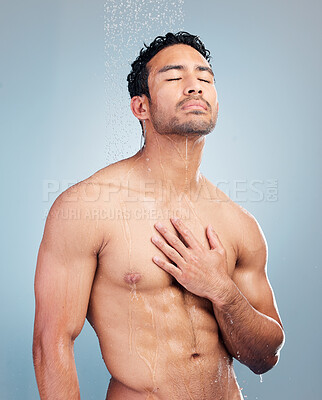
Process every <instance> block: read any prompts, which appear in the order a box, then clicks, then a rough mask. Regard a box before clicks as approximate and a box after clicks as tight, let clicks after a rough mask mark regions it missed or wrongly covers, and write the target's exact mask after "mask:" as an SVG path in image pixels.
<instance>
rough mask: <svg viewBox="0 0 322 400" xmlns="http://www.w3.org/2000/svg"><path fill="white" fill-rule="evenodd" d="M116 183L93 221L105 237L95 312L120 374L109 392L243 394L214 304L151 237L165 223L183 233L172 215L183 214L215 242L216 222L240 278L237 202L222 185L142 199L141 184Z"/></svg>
mask: <svg viewBox="0 0 322 400" xmlns="http://www.w3.org/2000/svg"><path fill="white" fill-rule="evenodd" d="M111 187H112V186H109V187H107V186H104V187H102V189H101V192H100V200H99V202H96V205H95V208H97V207H98V208H99V209H100V210H101V211H103V213H101V212H100V211H99V213H98V214H97V212H96V215H97V218H96V219H95V217H94V218H93V223H96V224H97V226H98V231H99V232H105V234H106V236H105V244H104V246H102V249H101V251H100V253H99V255H98V267H97V271H96V275H95V279H94V283H93V287H92V292H91V298H90V303H89V309H88V316H87V317H88V320H89V321H90V323H91V324H92V326H93V328H94V329H95V331H96V333H97V335H98V338H99V341H100V346H101V351H102V355H103V358H104V361H105V364H106V366H107V368H108V370H109V372H110V374H111V375H112V377H113V378H112V380H111V384H110V388H109V391H108V395H107V396H108V397H107V398H108V399H109V400H118V399H129V400H135V399H142V400H143V399H155V400H156V399H158V400H159V399H160V400H161V399H162V400H168V399H173V400H185V399H187V400H188V399H194V400H214V399H216V400H220V399H222V400H224V399H225V400H235V399H242V396H241V394H240V390H239V388H238V384H237V382H236V378H235V374H234V371H233V363H232V357H231V356H230V355H229V353H228V352H227V350H226V348H225V346H224V344H223V343H222V341H221V338H220V332H219V330H218V324H217V322H216V319H215V316H214V312H213V307H212V303H211V302H210V301H209V300H207V299H204V298H201V297H198V296H196V295H194V294H192V293H190V292H188V291H187V290H186V289H185V288H184V287H182V286H181V285H180V284H178V283H177V282H176V280H175V279H174V278H173V277H172V276H171V275H170V274H168V273H166V272H165V271H163V270H162V269H161V268H159V267H158V266H157V265H156V264H154V263H153V261H152V257H153V255H161V252H160V251H159V250H158V249H157V248H156V247H155V246H154V245H153V243H152V242H151V236H152V235H154V234H156V230H155V228H154V223H155V222H157V221H161V222H162V223H164V224H165V225H166V226H168V228H170V229H172V231H173V232H174V228H173V227H172V225H171V223H170V221H169V216H171V215H173V214H174V213H175V215H176V216H178V217H182V218H183V220H184V222H185V224H186V225H187V226H188V227H189V228H190V229H191V230H192V232H193V233H194V235H195V236H196V237H197V238H198V240H199V241H200V242H202V243H203V245H204V246H207V247H209V244H208V240H207V237H206V232H205V230H206V227H207V225H208V224H209V223H211V224H212V225H213V226H214V227H215V230H216V232H217V233H218V235H219V237H220V239H221V242H222V243H223V245H224V247H225V249H226V253H227V261H228V271H229V274H230V276H232V275H233V272H234V269H235V266H236V260H237V241H238V235H240V232H239V222H238V214H237V213H236V212H235V211H234V205H233V204H232V202H231V201H230V200H229V199H228V198H227V197H225V198H224V197H221V199H220V198H219V197H218V193H216V194H214V192H213V188H210V192H211V197H212V198H211V199H210V198H209V197H208V196H206V195H205V194H204V192H201V193H200V194H199V196H197V197H196V198H195V199H189V198H188V197H187V196H183V198H182V199H179V200H178V199H175V198H167V199H166V198H159V199H153V196H150V197H149V198H148V199H147V198H145V199H143V198H142V196H141V194H142V193H140V191H135V190H134V191H132V190H131V189H129V188H128V187H127V188H125V187H121V186H119V188H118V189H115V190H111ZM107 191H109V193H108V194H107ZM112 191H114V192H115V193H114V194H113V195H112V196H111V195H110V193H111V192H112ZM107 198H108V201H106V199H107ZM98 204H99V205H98ZM95 221H96V222H95Z"/></svg>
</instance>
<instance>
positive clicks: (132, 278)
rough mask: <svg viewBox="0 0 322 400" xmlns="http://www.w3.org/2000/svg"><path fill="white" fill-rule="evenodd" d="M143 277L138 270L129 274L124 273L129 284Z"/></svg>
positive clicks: (133, 283)
mask: <svg viewBox="0 0 322 400" xmlns="http://www.w3.org/2000/svg"><path fill="white" fill-rule="evenodd" d="M140 279H141V274H139V273H136V272H129V273H128V274H126V275H124V281H125V282H126V283H128V284H129V285H135V284H136V283H138V282H139V280H140Z"/></svg>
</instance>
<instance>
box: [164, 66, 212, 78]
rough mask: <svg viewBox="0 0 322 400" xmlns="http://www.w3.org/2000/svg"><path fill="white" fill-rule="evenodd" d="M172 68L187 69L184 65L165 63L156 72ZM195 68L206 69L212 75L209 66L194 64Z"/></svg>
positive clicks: (198, 69)
mask: <svg viewBox="0 0 322 400" xmlns="http://www.w3.org/2000/svg"><path fill="white" fill-rule="evenodd" d="M172 69H175V70H179V71H184V70H186V69H187V67H185V66H184V65H172V64H170V65H165V66H164V67H162V68H161V69H159V71H158V72H157V73H158V74H160V73H162V72H167V71H170V70H172ZM195 69H196V70H197V71H207V72H209V73H210V75H212V76H214V73H213V70H212V69H211V68H209V67H205V66H204V65H196V66H195Z"/></svg>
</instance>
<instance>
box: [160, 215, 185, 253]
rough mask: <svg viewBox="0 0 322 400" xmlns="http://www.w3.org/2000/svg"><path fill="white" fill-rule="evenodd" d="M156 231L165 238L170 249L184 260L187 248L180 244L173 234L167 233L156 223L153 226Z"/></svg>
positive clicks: (167, 230)
mask: <svg viewBox="0 0 322 400" xmlns="http://www.w3.org/2000/svg"><path fill="white" fill-rule="evenodd" d="M154 226H155V228H156V229H157V231H158V232H159V233H160V234H161V235H162V236H163V237H164V238H165V240H166V241H167V242H168V243H169V244H170V246H171V247H173V248H174V249H176V250H177V252H178V253H179V254H180V255H181V256H182V257H183V258H185V256H186V255H187V248H186V246H185V245H184V244H183V243H182V241H181V240H180V239H179V238H178V236H177V235H175V234H173V233H172V232H170V231H169V229H167V228H166V227H165V226H164V225H162V224H161V223H160V222H157V223H156V224H155V225H154Z"/></svg>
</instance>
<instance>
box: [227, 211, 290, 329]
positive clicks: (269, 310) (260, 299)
mask: <svg viewBox="0 0 322 400" xmlns="http://www.w3.org/2000/svg"><path fill="white" fill-rule="evenodd" d="M241 212H242V213H243V215H242V218H241V221H242V232H243V234H242V238H240V240H239V242H238V259H237V263H236V267H235V271H234V273H233V276H232V279H233V281H234V282H235V284H236V285H237V286H238V288H239V290H240V291H241V292H242V294H243V295H244V296H245V297H246V299H247V300H248V301H249V303H250V304H251V305H252V306H253V307H254V308H255V309H256V310H257V311H259V312H261V313H263V314H265V315H267V316H269V317H271V318H273V319H274V320H276V321H277V322H278V323H279V324H280V325H281V327H282V322H281V320H280V317H279V313H278V309H277V304H276V301H275V297H274V293H273V289H272V287H271V285H270V283H269V280H268V276H267V258H268V252H267V243H266V240H265V237H264V234H263V232H262V230H261V228H260V226H259V224H258V222H257V221H256V219H255V218H254V217H253V216H252V215H251V214H250V213H248V212H247V211H246V210H244V211H241Z"/></svg>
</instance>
